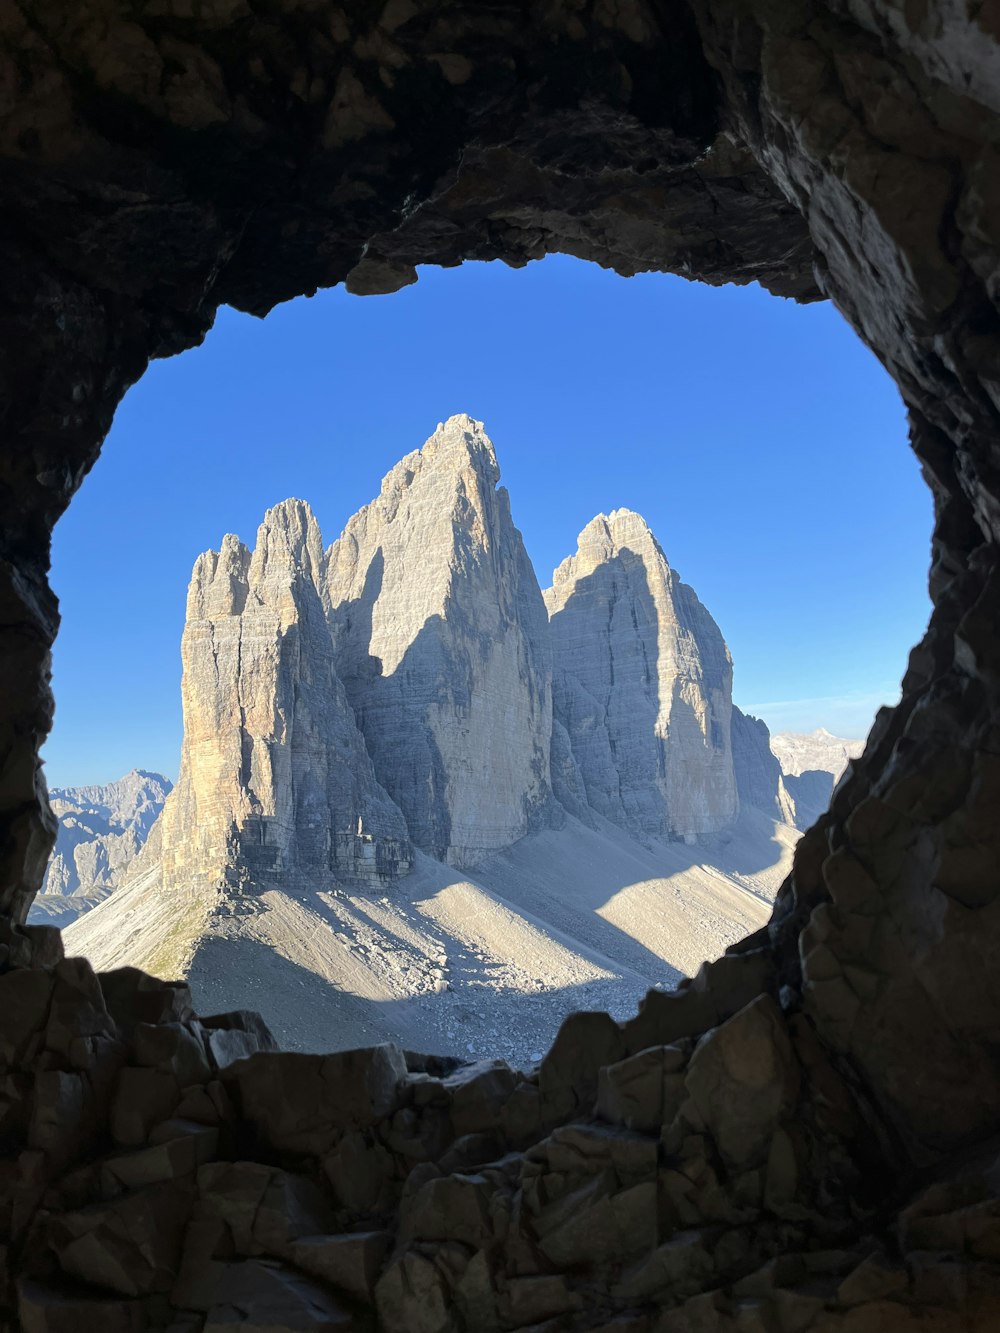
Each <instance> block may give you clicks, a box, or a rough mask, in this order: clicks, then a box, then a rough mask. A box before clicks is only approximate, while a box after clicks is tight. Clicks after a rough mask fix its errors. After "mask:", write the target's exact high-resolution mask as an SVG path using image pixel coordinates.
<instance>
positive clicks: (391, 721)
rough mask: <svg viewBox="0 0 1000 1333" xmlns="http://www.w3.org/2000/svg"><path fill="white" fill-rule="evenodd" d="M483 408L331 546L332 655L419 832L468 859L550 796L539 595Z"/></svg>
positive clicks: (444, 852)
mask: <svg viewBox="0 0 1000 1333" xmlns="http://www.w3.org/2000/svg"><path fill="white" fill-rule="evenodd" d="M499 476H500V469H499V467H498V466H497V461H496V454H495V452H494V449H493V445H492V442H491V441H490V439H489V436H488V435H487V434H486V432H485V430H484V429H483V426H482V423H481V422H479V421H474V420H473V419H472V418H471V417H469V416H465V415H459V416H454V417H450V418H449V419H448V420H447V421H446V422H444V423H443V424H442V425H439V426H438V428H437V430H436V431H435V432H434V434H433V435H432V436H431V437H430V439H428V440H427V442H426V444H425V445H424V446H423V448H422V449H419V450H417V451H415V452H414V453H411V454H408V455H407V456H406V457H405V458H404V459H403V460H402V461H401V462H400V463H398V464H397V465H396V466H395V467H394V468H393V469H392V471H391V472H390V473H389V474H388V476H387V477H386V478H385V480H384V481H383V482H382V488H381V491H380V494H379V496H378V499H376V500H374V501H373V502H372V503H371V504H369V505H366V506H365V508H364V509H362V510H361V511H360V513H358V514H356V515H355V516H354V518H352V519H351V521H350V522H349V523H348V525H347V527H346V528H345V530H344V533H343V535H342V536H341V538H340V539H339V541H337V542H335V543H334V545H333V546H332V547H331V548H330V550H329V552H328V558H327V582H326V604H327V609H328V614H329V618H330V625H331V629H332V631H333V636H334V643H335V645H336V651H337V660H338V664H339V667H340V671H341V674H342V677H343V680H344V684H345V687H346V689H347V693H348V697H349V698H350V700H351V703H352V705H353V707H354V710H355V713H356V715H357V718H358V725H359V726H360V728H361V730H362V732H363V733H364V736H365V739H366V741H367V743H368V749H369V752H370V754H371V756H372V759H373V761H374V764H375V771H376V772H377V773H378V775H379V780H380V781H381V783H382V784H383V786H385V787H386V789H387V790H388V791H389V792H390V793H391V794H392V795H393V797H394V798H395V799H396V800H397V801H398V803H399V805H400V806H401V808H402V809H403V812H404V814H405V815H406V820H407V824H408V826H409V829H410V834H411V836H412V838H413V840H414V842H416V843H417V845H418V846H419V847H422V848H423V849H424V850H425V851H428V852H431V854H432V855H435V856H438V857H440V858H442V859H446V860H449V861H451V862H452V863H453V864H459V865H471V864H474V863H475V862H476V860H477V859H479V858H480V857H481V855H482V854H483V853H484V852H486V851H489V850H492V849H495V848H499V847H506V846H508V845H509V844H510V843H512V842H514V841H516V840H517V839H518V838H520V837H523V835H524V834H525V833H527V832H528V831H529V829H531V828H532V827H534V825H535V823H536V822H537V818H538V812H539V811H540V810H541V809H542V808H543V807H545V806H546V805H547V803H548V801H549V797H550V790H549V742H550V734H551V727H552V715H551V694H550V688H551V686H550V668H549V657H548V648H547V644H546V623H545V608H544V606H543V604H542V599H541V593H540V592H539V589H538V583H537V580H536V579H535V575H534V571H533V570H532V568H531V564H530V562H529V560H528V557H527V554H526V552H525V550H524V545H523V543H522V541H521V535H520V533H519V532H518V531H517V529H516V528H515V527H514V524H513V522H512V520H511V516H510V505H509V501H508V497H507V492H506V491H505V490H504V489H503V488H499V489H498V488H497V481H498V479H499Z"/></svg>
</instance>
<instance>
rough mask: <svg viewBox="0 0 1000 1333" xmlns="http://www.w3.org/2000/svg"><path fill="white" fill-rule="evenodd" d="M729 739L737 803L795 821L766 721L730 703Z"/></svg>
mask: <svg viewBox="0 0 1000 1333" xmlns="http://www.w3.org/2000/svg"><path fill="white" fill-rule="evenodd" d="M732 742H733V770H734V772H735V774H736V790H737V793H738V794H739V798H740V805H752V806H755V807H756V808H757V809H758V810H763V811H764V812H765V813H766V814H769V815H771V816H772V818H774V819H780V820H783V821H784V822H786V823H789V824H793V823H795V802H794V801H793V800H792V799H791V797H790V796H789V793H788V790H787V787H786V785H785V779H784V775H783V774H782V771H781V764H780V762H779V761H778V758H777V756H776V755H775V754H774V753H773V751H772V750H771V733H770V732H769V731H768V729H767V723H766V722H763V721H761V719H760V718H759V717H751V716H750V715H749V714H747V713H744V712H742V711H741V710H740V709H739V708H736V707H735V706H734V707H733V720H732Z"/></svg>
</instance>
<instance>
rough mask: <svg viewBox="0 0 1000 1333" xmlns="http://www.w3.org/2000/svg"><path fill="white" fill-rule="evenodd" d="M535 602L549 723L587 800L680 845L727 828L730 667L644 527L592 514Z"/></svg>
mask: <svg viewBox="0 0 1000 1333" xmlns="http://www.w3.org/2000/svg"><path fill="white" fill-rule="evenodd" d="M544 597H545V603H546V606H547V608H548V612H549V617H550V629H551V642H552V662H553V697H554V708H555V715H556V717H557V719H558V721H559V722H560V723H561V724H562V725H563V727H564V728H565V730H566V732H567V733H568V735H569V739H570V745H571V747H572V750H573V754H574V756H575V758H576V761H577V764H578V766H579V771H580V774H581V776H582V779H583V784H584V786H585V788H586V793H587V800H588V802H589V804H590V805H591V806H592V807H593V808H594V809H595V810H597V811H599V812H600V813H601V814H602V815H604V816H605V817H606V818H608V819H611V820H613V821H614V822H615V823H618V824H621V825H622V826H624V827H625V828H628V829H631V830H632V831H634V832H637V833H642V834H654V835H662V836H666V837H670V838H679V839H682V840H685V841H692V840H694V839H695V838H697V837H698V836H700V835H702V834H708V833H714V832H717V831H718V830H719V829H722V828H725V827H726V825H728V824H731V823H732V822H733V820H734V819H735V818H736V815H737V813H738V811H739V797H738V795H737V790H736V777H735V774H734V772H733V755H732V745H731V741H730V717H731V713H732V686H733V669H732V659H731V657H730V655H729V649H728V648H727V647H726V644H725V641H724V640H723V638H722V634H721V633H720V631H719V627H718V626H717V625H716V623H715V621H714V620H713V619H712V617H711V616H710V615H709V613H708V612H707V611H706V609H705V607H704V606H703V605H702V604H701V602H700V601H699V600H698V598H697V597H696V596H695V593H694V591H693V589H691V588H689V587H688V586H687V585H686V584H684V583H682V582H681V581H680V579H679V578H678V576H677V574H676V573H675V572H674V571H673V570H672V569H671V568H670V566H669V565H668V563H667V558H666V556H665V555H664V554H663V551H662V550H661V548H660V546H659V543H658V542H657V540H656V538H655V537H654V536H653V534H652V533H651V532H650V530H649V527H648V525H647V523H646V521H645V519H643V518H641V517H640V516H639V515H638V514H634V513H632V512H631V511H630V510H627V509H617V510H615V511H614V512H613V513H612V514H610V515H605V514H599V515H598V516H597V517H596V518H595V519H593V520H592V521H591V522H590V523H588V525H587V526H586V527H585V528H584V530H583V532H581V533H580V537H579V542H578V545H577V551H576V554H575V555H572V556H569V557H568V558H567V559H566V560H564V561H563V563H562V564H561V565H560V566H559V568H558V569H557V570H556V571H555V574H554V575H553V585H552V587H551V588H549V589H548V590H547V591H546V592H545V593H544Z"/></svg>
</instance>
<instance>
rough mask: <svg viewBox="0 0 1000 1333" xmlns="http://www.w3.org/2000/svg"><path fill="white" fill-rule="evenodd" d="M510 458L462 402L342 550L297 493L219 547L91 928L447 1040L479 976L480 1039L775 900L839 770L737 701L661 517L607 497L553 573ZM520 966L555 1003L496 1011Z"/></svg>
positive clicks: (198, 568) (701, 942) (70, 936)
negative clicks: (157, 749)
mask: <svg viewBox="0 0 1000 1333" xmlns="http://www.w3.org/2000/svg"><path fill="white" fill-rule="evenodd" d="M499 478H500V472H499V466H498V464H497V458H496V454H495V451H494V448H493V445H492V443H491V441H490V439H489V437H488V436H487V435H486V432H485V430H484V429H483V426H482V423H480V422H477V421H475V420H473V419H472V418H470V417H468V416H465V415H460V416H455V417H452V418H450V419H449V420H448V421H447V422H445V423H443V424H441V425H439V426H438V428H437V430H436V431H435V432H434V434H433V435H432V436H431V437H430V439H429V440H428V441H427V442H426V443H425V445H424V446H423V448H422V449H420V450H416V451H414V452H413V453H411V454H408V455H407V456H406V457H405V458H403V459H402V460H401V461H400V462H399V463H398V464H397V465H396V467H395V468H393V469H392V471H391V472H390V473H389V474H388V475H387V476H386V477H385V479H384V480H383V482H382V486H381V490H380V493H379V495H378V497H377V498H376V499H375V500H373V501H372V503H371V504H369V505H367V506H366V507H365V508H364V509H362V510H361V511H360V512H359V513H358V514H356V515H355V516H354V518H352V519H351V520H350V522H349V523H348V524H347V526H346V528H345V530H344V532H343V533H342V534H341V536H340V537H339V538H338V539H337V540H336V541H335V542H334V543H333V544H332V545H331V546H329V547H328V548H324V545H323V542H322V539H321V534H320V530H319V526H318V524H317V522H316V519H315V517H314V515H313V513H312V511H311V509H310V508H309V506H308V505H307V504H306V503H304V502H303V501H300V500H287V501H285V502H284V503H282V504H279V505H277V506H276V507H275V508H273V509H271V510H269V511H268V512H267V514H266V515H265V517H264V520H263V522H262V524H261V526H260V529H259V531H258V534H257V540H256V544H255V547H254V549H253V550H252V551H251V550H249V549H248V548H247V547H246V546H244V545H243V544H242V543H241V542H240V541H239V540H238V539H237V538H235V537H233V536H227V537H226V538H225V539H224V540H223V542H222V544H221V547H220V549H219V550H218V551H217V552H216V551H210V552H206V553H205V554H204V555H202V556H200V557H199V559H198V561H197V562H196V564H195V567H194V570H193V573H192V578H191V583H190V586H189V590H188V601H187V616H186V623H185V628H184V634H183V639H182V647H181V655H182V662H183V683H182V702H183V709H184V743H183V749H182V755H181V763H180V770H179V776H178V781H177V785H176V788H174V789H173V790H172V791H171V792H170V793H169V794H168V795H167V797H166V800H165V803H164V805H163V809H162V813H160V815H159V817H158V818H157V819H156V821H155V823H154V824H153V826H152V829H151V831H150V833H149V836H148V838H147V839H146V840H145V843H144V845H143V846H142V848H141V850H140V851H139V852H138V854H137V855H133V856H132V857H131V858H130V862H129V866H128V869H127V871H126V873H125V875H124V877H123V882H121V883H120V886H119V887H116V888H115V891H114V892H113V893H111V894H110V896H108V897H107V898H106V900H105V901H103V902H101V903H100V904H99V905H98V906H97V907H95V908H94V909H93V910H92V911H90V912H89V913H88V914H87V915H86V916H85V917H83V918H82V919H80V920H79V921H78V922H77V923H76V924H75V925H73V926H71V927H69V929H68V930H67V932H66V935H67V941H66V943H67V947H68V948H71V949H73V950H74V951H76V952H83V953H87V954H88V955H89V956H90V957H91V959H92V961H94V962H95V963H96V964H97V965H98V966H101V967H108V966H114V965H120V964H123V963H134V964H136V965H141V966H144V967H146V968H148V969H149V970H152V971H157V972H160V973H169V974H176V975H181V974H183V975H187V976H188V977H189V979H190V980H191V981H192V984H193V985H194V986H195V989H196V993H197V990H198V987H199V986H200V987H201V988H202V990H203V992H204V993H205V994H206V995H210V996H211V997H212V999H213V1000H214V999H216V998H217V999H218V1002H219V1003H220V1004H224V1005H226V1006H228V1007H236V1006H237V1005H238V1004H247V1005H250V1006H251V1007H255V1008H262V1007H263V1008H264V1010H265V1014H266V1016H268V1017H269V1018H270V1020H271V1021H272V1022H273V1023H274V1024H275V1026H277V1027H278V1028H279V1029H281V1035H282V1036H283V1038H284V1039H285V1040H286V1041H289V1042H290V1044H299V1045H301V1044H303V1043H304V1044H306V1045H308V1044H310V1043H321V1044H323V1045H325V1046H329V1045H330V1043H331V1041H333V1042H334V1043H335V1044H338V1043H339V1044H351V1042H352V1040H354V1039H355V1038H363V1039H365V1040H370V1039H372V1037H375V1038H377V1037H378V1036H380V1035H393V1036H394V1037H396V1038H397V1039H401V1040H403V1043H404V1045H420V1046H421V1048H422V1049H429V1050H433V1049H446V1048H449V1047H450V1046H454V1044H455V1042H456V1040H458V1037H457V1036H456V1035H455V1034H456V1033H457V1032H458V1029H459V1027H461V1026H462V1024H461V1023H459V1021H458V1018H457V1017H456V1014H458V1013H459V1012H460V1011H462V1009H463V1003H465V1001H458V1000H456V998H455V997H456V995H458V994H459V993H460V992H461V993H464V992H467V991H468V992H471V991H474V990H475V988H476V987H477V986H478V987H479V989H480V992H481V994H482V995H483V996H484V997H485V996H486V995H488V996H489V998H490V1006H489V1007H490V1009H491V1010H492V1018H489V1019H488V1020H487V1021H486V1025H485V1026H484V1024H483V1023H482V1022H478V1023H477V1013H478V1016H479V1018H482V1017H483V1014H482V1013H479V1011H477V1010H476V1009H475V1008H474V1007H473V1008H472V1009H469V1010H468V1013H467V1014H466V1018H465V1020H464V1022H465V1025H466V1026H467V1027H468V1028H469V1033H470V1035H471V1036H472V1042H471V1046H472V1048H475V1047H476V1043H477V1042H478V1041H479V1040H480V1039H482V1041H483V1042H484V1043H487V1044H488V1042H489V1040H491V1039H492V1040H494V1042H495V1040H496V1038H497V1037H498V1036H500V1035H501V1034H502V1033H503V1032H504V1030H505V1029H507V1031H506V1035H507V1037H508V1038H510V1037H511V1036H512V1035H513V1038H514V1039H515V1045H516V1042H517V1041H520V1042H521V1046H522V1047H523V1046H524V1045H531V1044H533V1043H535V1042H537V1043H539V1044H540V1043H541V1042H542V1041H543V1039H544V1035H545V1033H544V1028H545V1026H546V1024H549V1023H551V1022H553V1021H555V1020H556V1019H557V1017H558V1015H557V1013H556V1011H557V1010H563V1009H565V1008H566V1007H580V1005H581V1003H582V1002H583V1001H586V1002H587V1007H589V1006H590V1001H592V1000H593V999H595V998H598V999H600V1000H601V1002H602V1003H604V1004H605V1005H606V1006H610V1007H612V1009H613V1008H614V1006H615V1003H618V1004H619V1005H620V1004H622V1003H629V1002H630V1001H629V999H628V997H629V996H633V999H634V995H633V993H634V994H635V995H637V994H639V993H642V992H643V991H644V990H645V989H646V988H647V987H648V986H649V985H653V984H660V985H668V984H672V982H673V981H675V980H676V979H677V977H678V976H679V975H681V974H682V973H683V972H684V971H688V970H691V969H692V968H693V967H695V966H697V964H698V962H700V961H701V958H702V957H706V956H709V955H710V954H711V953H712V952H719V951H720V947H725V945H726V943H729V942H733V940H734V939H736V938H739V937H740V935H742V934H745V933H747V931H748V930H750V929H753V928H754V927H755V926H756V925H758V924H761V923H762V921H763V919H764V918H765V917H766V912H767V907H766V903H767V901H768V899H769V897H770V896H772V895H773V892H774V891H775V890H776V888H777V885H778V883H780V880H781V878H782V877H783V875H784V873H785V870H786V869H787V865H788V861H789V858H790V854H791V849H792V847H793V846H794V841H795V837H796V836H797V834H796V825H799V826H801V825H802V823H803V820H804V818H805V817H806V816H805V815H804V813H803V812H804V810H805V809H806V808H807V807H808V812H809V814H808V817H809V818H810V819H811V818H812V816H813V813H814V807H815V806H816V802H817V799H818V798H817V789H816V783H815V781H814V779H815V777H816V774H813V775H812V777H811V776H810V773H809V772H808V771H806V772H801V771H800V772H797V773H791V772H790V771H789V770H787V769H786V774H787V776H786V774H783V773H782V767H781V765H780V763H779V761H778V759H777V758H776V756H775V754H774V753H773V752H772V749H771V746H770V743H769V742H770V738H769V736H768V733H767V728H766V726H765V725H764V724H763V723H762V722H760V721H759V720H757V719H754V718H751V717H748V716H746V715H744V714H743V713H741V712H740V710H739V709H737V708H735V707H734V706H733V703H732V660H731V657H730V654H729V650H728V648H727V646H726V644H725V641H724V638H723V636H722V634H721V632H720V630H719V628H718V626H717V625H716V624H715V622H714V620H713V619H712V617H711V615H710V614H709V612H708V611H707V610H706V608H705V607H704V606H703V605H702V603H701V602H700V601H699V599H698V597H697V596H696V594H695V593H694V591H693V589H691V588H690V587H689V586H688V585H686V584H685V583H683V582H682V581H681V580H680V578H679V577H678V575H677V573H676V572H675V571H674V570H673V569H672V568H671V567H670V565H669V563H668V561H667V559H666V556H665V554H664V552H663V550H662V548H661V547H660V545H659V543H658V542H657V540H656V538H655V537H654V535H653V534H652V532H651V531H650V529H649V527H648V525H647V524H646V522H645V521H644V520H643V519H642V518H641V517H640V516H639V515H638V514H635V513H632V512H631V511H628V510H616V511H613V512H612V513H610V514H607V515H605V514H602V515H598V516H597V517H596V518H594V519H593V520H592V521H591V522H590V523H589V524H588V525H587V526H586V527H585V528H584V530H583V531H582V532H581V534H580V537H579V541H578V545H577V550H576V551H575V553H573V554H572V555H570V556H569V557H568V558H567V559H566V560H564V561H563V563H562V564H561V565H560V566H559V568H558V569H557V570H556V571H555V574H554V577H553V583H552V586H551V587H550V588H549V589H547V590H545V591H544V592H543V591H542V590H541V589H540V588H539V585H538V581H537V579H536V577H535V573H534V570H533V568H532V566H531V562H530V560H529V559H528V556H527V553H526V551H525V548H524V544H523V541H522V539H521V535H520V533H519V532H518V530H517V528H516V527H515V526H514V523H513V520H512V517H511V508H510V500H509V497H508V495H507V492H506V490H505V489H504V488H503V487H501V486H499V484H498V483H499ZM829 739H830V740H831V741H835V739H836V738H829ZM836 743H837V744H851V743H842V742H836ZM785 750H786V753H788V754H791V753H793V752H796V753H800V755H801V756H804V757H805V758H809V756H810V755H814V754H815V753H816V747H815V746H814V747H813V750H809V749H808V747H804V746H802V745H800V746H799V747H798V750H797V751H796V746H795V744H794V743H792V742H790V741H789V742H787V743H786V747H785ZM824 756H826V757H827V758H828V757H829V756H828V754H827V751H824ZM824 762H825V759H824ZM819 778H820V785H822V784H823V783H825V784H826V786H827V788H829V787H832V782H833V778H832V774H830V773H829V772H827V773H822V774H819ZM796 783H797V784H798V786H799V790H798V792H797V791H796ZM803 784H804V785H803ZM828 794H829V793H828V790H827V795H828ZM797 802H799V803H801V808H800V809H797ZM64 862H65V857H64ZM51 874H52V872H50V877H51ZM61 882H62V880H60V879H59V877H58V876H57V877H56V878H55V879H54V880H53V883H54V884H59V883H61ZM609 927H610V929H609ZM525 957H535V958H536V959H537V961H536V962H535V964H534V965H533V966H529V967H528V968H527V972H528V973H531V974H532V975H523V973H524V971H525V969H524V968H523V966H522V963H523V960H524V959H525ZM457 959H461V960H464V961H463V963H462V966H461V967H460V968H459V969H458V971H456V960H457ZM459 973H461V975H459ZM255 983H259V984H260V985H262V986H263V992H264V993H263V995H258V994H255V993H254V990H255ZM615 983H618V984H617V989H615ZM595 986H597V987H598V990H600V991H601V994H600V996H597V997H595V996H594V995H593V994H592V992H593V988H594V987H595ZM580 987H583V988H584V990H585V991H586V994H585V995H583V994H581V993H580ZM602 988H603V989H602ZM302 990H305V991H306V992H308V993H309V994H310V996H311V999H310V1002H309V1004H308V1005H306V1009H308V1011H309V1015H310V1021H311V1027H310V1025H309V1023H306V1025H305V1026H303V1023H302V1021H301V1020H302V1014H301V1012H299V1010H300V1006H299V1005H298V1004H297V1003H294V1002H293V1001H298V1000H299V999H300V998H302V997H301V995H300V992H301V991H302ZM604 991H607V995H605V994H604ZM612 991H614V994H613V995H612V993H611V992H612ZM525 993H528V994H529V995H534V996H536V997H537V998H538V1000H539V1021H538V1023H535V1024H532V1023H527V1024H526V1020H525V1012H526V1011H525V1009H524V1006H523V1005H522V1006H521V1007H520V1009H519V1010H517V1011H516V1012H515V1010H514V1009H512V1010H511V1019H510V1022H509V1024H503V1023H500V1025H499V1028H498V1027H497V1023H498V1017H497V1015H498V1012H499V1011H500V1010H503V1009H504V1005H505V1003H506V1002H507V1001H508V1000H511V1001H512V1000H513V999H515V998H516V997H518V996H523V995H524V994H525ZM430 997H436V998H435V1004H434V1006H433V1007H432V1008H430V1009H429V1008H428V1007H427V1001H428V1000H429V999H430ZM623 997H624V998H623ZM467 998H468V997H467V996H466V1000H467ZM262 1000H263V1001H264V1003H263V1004H262V1003H261V1001H262ZM421 1006H423V1007H421ZM467 1007H468V1006H467V1005H466V1008H467ZM498 1007H499V1008H498ZM449 1013H450V1014H451V1016H452V1018H451V1019H449V1017H448V1015H449ZM470 1014H471V1018H470V1017H469V1015H470ZM296 1015H298V1016H296ZM452 1020H454V1021H453V1022H452V1028H451V1029H449V1028H448V1027H447V1023H448V1022H449V1021H452ZM442 1022H444V1023H445V1024H446V1026H445V1027H441V1023H442ZM491 1022H492V1024H493V1026H492V1027H490V1023H491ZM539 1025H540V1026H539ZM518 1034H519V1035H518ZM512 1051H513V1053H514V1054H515V1055H516V1054H517V1053H518V1050H517V1049H514V1048H512Z"/></svg>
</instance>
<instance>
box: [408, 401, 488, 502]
mask: <svg viewBox="0 0 1000 1333" xmlns="http://www.w3.org/2000/svg"><path fill="white" fill-rule="evenodd" d="M419 453H420V454H421V455H422V457H423V458H425V459H435V460H437V459H440V460H441V461H442V462H447V463H449V464H453V465H458V466H471V467H473V468H474V469H475V470H476V472H478V473H479V474H480V475H481V476H483V477H484V479H488V481H489V484H490V485H492V486H495V485H496V484H497V482H498V481H499V480H500V465H499V463H498V462H497V455H496V450H495V449H494V447H493V441H492V440H491V439H490V437H489V436H488V435H487V434H486V428H485V426H484V425H483V423H482V422H481V421H477V420H476V419H475V418H474V417H470V416H469V414H468V413H467V412H456V413H455V415H454V416H450V417H449V418H448V419H447V421H439V422H438V424H437V428H436V430H435V431H434V434H433V435H431V436H430V437H429V438H428V439H427V440H426V441H425V443H424V446H423V448H422V449H420V450H419Z"/></svg>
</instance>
